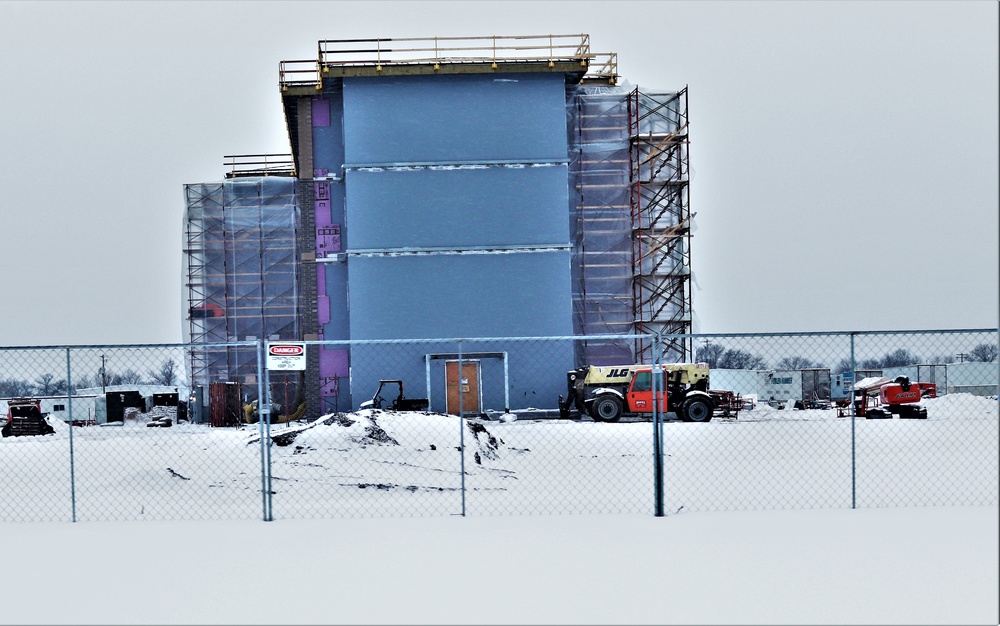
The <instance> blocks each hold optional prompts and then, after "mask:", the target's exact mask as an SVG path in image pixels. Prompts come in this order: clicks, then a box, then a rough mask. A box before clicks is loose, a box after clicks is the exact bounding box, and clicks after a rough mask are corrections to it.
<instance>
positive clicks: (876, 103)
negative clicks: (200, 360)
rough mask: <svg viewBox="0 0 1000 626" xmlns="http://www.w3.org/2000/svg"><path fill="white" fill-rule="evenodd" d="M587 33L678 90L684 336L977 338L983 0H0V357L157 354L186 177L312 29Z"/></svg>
mask: <svg viewBox="0 0 1000 626" xmlns="http://www.w3.org/2000/svg"><path fill="white" fill-rule="evenodd" d="M550 33H551V34H570V33H589V34H590V36H591V45H592V48H593V50H594V51H595V52H617V53H618V66H619V71H620V73H621V74H622V75H623V76H624V77H625V78H626V79H627V80H628V81H629V82H630V83H632V84H633V85H636V84H637V85H639V86H641V87H644V88H648V89H680V88H682V87H684V86H685V85H686V86H688V88H689V108H690V122H691V130H690V132H691V148H690V158H691V166H692V172H693V174H692V178H691V184H690V189H691V209H692V211H693V212H695V213H696V214H697V217H696V218H695V223H696V225H697V230H696V232H695V236H694V239H693V242H692V264H693V267H694V272H695V278H696V286H695V289H694V296H693V297H694V309H695V313H696V316H697V320H698V321H697V325H696V328H695V330H696V331H698V332H705V333H711V332H772V331H826V330H878V329H936V328H972V327H976V328H981V327H987V328H992V327H996V326H997V325H998V323H1000V320H998V300H1000V294H998V282H1000V277H998V265H1000V251H998V239H1000V236H998V229H1000V225H998V174H997V172H998V169H1000V162H998V133H1000V129H998V116H1000V114H998V96H997V94H998V62H997V58H998V4H997V3H996V2H991V1H976V2H953V1H949V2H940V3H938V2H898V3H897V2H829V3H826V2H691V3H689V2H581V1H573V2H524V3H522V2H373V1H365V2H302V3H299V2H130V3H126V2H68V3H63V2H5V1H0V81H2V91H0V227H2V228H0V233H2V236H3V244H2V245H0V264H2V265H0V267H2V272H0V320H2V321H3V323H2V324H0V345H51V344H62V343H71V344H82V343H124V342H137V343H138V342H174V341H179V340H180V339H181V336H182V335H181V329H182V322H181V316H182V309H183V304H182V276H181V248H182V219H183V211H184V201H183V185H184V184H185V183H194V182H206V181H213V180H221V179H222V178H223V177H224V174H225V167H224V165H223V163H224V160H223V156H224V155H227V154H253V153H264V152H288V151H289V148H288V140H287V136H286V132H285V122H284V117H283V114H282V110H281V102H280V97H279V95H278V89H277V80H278V63H279V61H281V60H291V59H308V58H314V57H315V50H316V42H317V41H318V40H320V39H346V38H355V37H432V36H435V35H438V36H447V35H458V36H479V35H541V34H550Z"/></svg>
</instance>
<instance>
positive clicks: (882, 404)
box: [854, 376, 937, 419]
mask: <svg viewBox="0 0 1000 626" xmlns="http://www.w3.org/2000/svg"><path fill="white" fill-rule="evenodd" d="M936 397H937V385H935V384H934V383H912V382H910V379H909V378H907V377H906V376H897V377H896V378H895V379H894V380H890V379H888V378H886V377H884V376H880V377H878V378H865V379H863V380H859V381H858V382H857V384H855V385H854V415H855V416H857V417H864V418H866V419H892V416H893V415H898V416H899V418H900V419H927V408H926V407H924V406H923V405H922V404H921V403H920V401H921V400H923V399H924V398H936Z"/></svg>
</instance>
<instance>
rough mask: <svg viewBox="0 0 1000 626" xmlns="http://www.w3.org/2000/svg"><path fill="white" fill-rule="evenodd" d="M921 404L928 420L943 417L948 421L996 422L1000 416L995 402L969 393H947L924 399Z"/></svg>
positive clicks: (998, 407)
mask: <svg viewBox="0 0 1000 626" xmlns="http://www.w3.org/2000/svg"><path fill="white" fill-rule="evenodd" d="M921 404H923V405H924V406H925V407H927V416H928V417H929V418H934V417H938V416H940V415H945V416H947V417H948V419H968V420H983V419H990V420H996V419H997V417H998V415H1000V406H998V404H997V401H996V400H991V399H990V398H985V397H983V396H976V395H973V394H971V393H949V394H948V395H944V396H939V397H937V398H925V399H924V400H922V401H921Z"/></svg>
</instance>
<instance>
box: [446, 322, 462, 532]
mask: <svg viewBox="0 0 1000 626" xmlns="http://www.w3.org/2000/svg"><path fill="white" fill-rule="evenodd" d="M462 369H463V368H462V340H461V339H459V340H458V428H459V430H458V450H459V457H460V459H461V467H462V517H465V394H464V393H463V392H462V373H463V372H462ZM445 395H447V393H446V394H445ZM445 400H446V402H447V398H446V399H445Z"/></svg>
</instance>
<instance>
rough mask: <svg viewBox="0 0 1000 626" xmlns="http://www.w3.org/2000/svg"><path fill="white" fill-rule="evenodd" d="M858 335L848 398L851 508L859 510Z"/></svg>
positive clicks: (852, 336)
mask: <svg viewBox="0 0 1000 626" xmlns="http://www.w3.org/2000/svg"><path fill="white" fill-rule="evenodd" d="M856 334H857V333H854V332H852V333H851V381H852V382H851V395H850V397H849V398H848V402H850V405H849V406H850V407H851V508H852V509H855V508H857V504H858V502H857V493H858V492H857V489H858V472H857V440H856V439H855V431H854V419H855V417H856V416H855V412H856V411H855V410H854V386H855V385H857V384H858V381H856V380H854V377H855V376H856V375H857V372H858V368H857V366H856V365H855V364H854V336H855V335H856Z"/></svg>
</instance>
